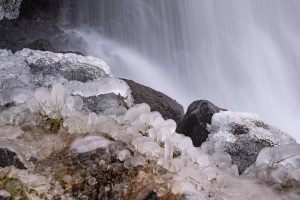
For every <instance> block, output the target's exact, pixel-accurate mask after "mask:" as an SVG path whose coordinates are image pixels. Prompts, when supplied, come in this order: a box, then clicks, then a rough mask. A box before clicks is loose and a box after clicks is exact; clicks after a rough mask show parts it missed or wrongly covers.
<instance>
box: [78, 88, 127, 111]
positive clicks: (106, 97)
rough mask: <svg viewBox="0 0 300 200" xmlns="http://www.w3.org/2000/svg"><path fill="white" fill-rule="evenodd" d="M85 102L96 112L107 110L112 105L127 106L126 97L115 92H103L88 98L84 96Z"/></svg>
mask: <svg viewBox="0 0 300 200" xmlns="http://www.w3.org/2000/svg"><path fill="white" fill-rule="evenodd" d="M83 103H84V105H85V106H86V108H87V109H88V110H90V111H92V112H96V113H98V112H102V111H105V110H106V109H108V108H111V107H118V106H123V107H127V104H126V102H125V100H124V98H123V97H121V96H118V95H116V94H114V93H109V94H102V95H98V96H92V97H88V98H85V97H84V98H83Z"/></svg>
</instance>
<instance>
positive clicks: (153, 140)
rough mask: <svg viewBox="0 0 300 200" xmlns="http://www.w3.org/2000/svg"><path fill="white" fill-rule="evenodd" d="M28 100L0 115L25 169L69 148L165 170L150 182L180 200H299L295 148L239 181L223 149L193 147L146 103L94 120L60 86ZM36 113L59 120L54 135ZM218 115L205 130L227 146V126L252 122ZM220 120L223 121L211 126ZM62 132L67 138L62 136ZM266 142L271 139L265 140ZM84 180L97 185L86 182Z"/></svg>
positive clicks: (2, 140)
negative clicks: (42, 127) (42, 128)
mask: <svg viewBox="0 0 300 200" xmlns="http://www.w3.org/2000/svg"><path fill="white" fill-rule="evenodd" d="M32 94H33V95H31V97H26V98H25V99H26V100H25V103H21V102H22V101H19V102H20V104H19V105H17V106H15V107H11V108H9V109H8V110H5V111H2V112H1V113H0V122H1V127H0V130H1V132H0V133H1V135H0V144H1V145H2V147H3V145H6V147H9V148H10V149H14V150H15V151H16V152H17V153H18V155H19V156H21V157H22V158H21V160H23V161H24V162H25V163H26V164H27V166H28V167H30V164H29V163H28V162H26V160H28V159H29V158H30V157H31V156H34V157H36V158H38V159H42V158H45V157H46V156H47V155H49V154H51V153H52V152H53V151H57V149H63V148H66V147H68V148H69V151H70V152H74V151H75V152H77V153H82V154H83V155H84V154H85V153H86V152H89V151H93V150H96V149H104V151H106V152H114V154H115V155H116V156H117V158H118V159H119V160H120V161H122V162H123V164H124V167H125V168H127V169H132V168H135V167H139V166H144V165H146V164H147V163H154V164H155V165H157V166H158V167H160V168H163V169H165V170H166V171H168V173H166V174H164V175H163V176H157V175H153V176H151V179H153V180H154V182H155V183H156V184H163V185H164V186H165V187H167V188H168V191H171V192H172V194H175V195H181V196H183V197H184V199H249V200H250V199H269V198H272V199H274V200H276V199H282V198H286V199H298V197H299V196H298V195H297V193H296V190H297V187H299V173H300V172H299V167H300V164H299V155H298V152H299V145H298V144H294V145H290V146H282V147H278V148H267V149H264V150H263V151H262V152H261V153H260V155H259V157H258V159H257V161H256V163H255V165H253V166H252V167H250V168H249V169H248V170H247V173H245V174H244V175H239V174H238V169H237V166H236V165H233V164H232V160H231V157H230V155H229V154H228V153H226V152H223V151H215V152H211V153H207V151H206V149H207V145H208V144H206V145H204V146H203V147H201V148H196V147H194V146H193V145H192V141H191V139H190V138H189V137H186V136H184V135H181V134H177V133H176V132H175V130H176V123H175V122H174V121H173V120H164V119H163V118H162V116H161V115H160V113H158V112H151V110H150V107H149V106H148V105H147V104H137V105H134V106H132V107H131V108H129V109H128V110H127V109H126V108H124V107H113V108H109V110H107V111H105V112H103V113H98V114H96V113H93V112H88V111H86V110H82V109H81V108H82V100H81V98H80V97H77V96H74V95H71V92H70V91H69V90H68V89H67V88H65V87H63V86H62V85H61V84H55V85H53V86H52V89H51V90H49V89H46V88H38V89H37V90H36V91H34V92H32ZM12 96H14V95H12ZM231 114H232V113H231ZM236 114H237V113H235V115H236ZM17 115H21V116H23V117H22V120H20V119H21V118H20V117H19V118H16V116H17ZM39 115H46V116H49V117H50V118H51V117H54V118H56V117H63V118H65V120H64V122H63V127H62V128H61V131H60V132H58V133H56V134H45V133H43V132H35V131H34V130H35V129H34V127H35V126H37V125H38V123H40V122H39V121H38V120H37V119H38V117H37V116H39ZM224 115H225V116H227V115H228V113H222V114H220V115H219V116H218V115H217V116H216V117H215V118H214V119H213V123H212V127H211V131H212V133H213V134H219V135H221V133H219V132H217V133H215V132H214V131H213V130H219V129H220V127H221V129H222V131H223V132H224V135H225V136H226V138H228V140H233V139H234V138H232V137H229V136H227V135H226V127H227V128H228V129H229V127H230V128H232V122H238V123H239V124H243V123H246V124H247V123H248V121H247V120H250V119H251V118H249V116H248V117H247V120H246V118H243V117H241V116H240V115H239V114H237V116H238V117H237V118H236V119H234V120H233V117H232V116H231V115H230V116H227V117H224ZM220 116H221V117H222V116H223V117H224V118H222V120H217V119H219V117H220ZM17 119H19V120H17ZM254 119H255V120H256V118H253V119H252V120H250V121H253V120H254ZM245 120H246V121H245ZM249 123H250V122H249ZM30 124H31V125H30ZM230 124H231V125H230ZM260 126H262V124H260ZM234 127H235V126H234ZM255 128H257V125H256V126H255V127H254V126H253V130H252V129H251V130H248V129H247V130H248V132H249V131H255ZM12 133H13V134H12ZM67 133H68V134H69V133H70V134H71V136H70V137H69V136H67V135H66V134H67ZM10 134H12V135H10ZM227 134H229V133H227ZM250 134H251V133H250ZM252 134H255V133H254V132H253V133H252ZM267 136H268V137H271V136H269V135H268V134H266V137H267ZM284 136H285V135H281V134H280V133H278V135H277V137H279V139H278V140H276V139H273V140H272V141H278V142H280V141H283V142H285V140H284ZM74 137H75V139H74ZM68 138H69V139H68ZM70 138H73V139H70ZM282 138H283V139H282ZM70 141H72V142H71V143H70ZM113 141H115V142H113ZM117 141H120V142H121V143H124V144H126V145H129V146H130V148H128V149H127V148H124V145H123V144H120V145H119V144H118V143H117ZM116 143H117V144H116ZM112 144H114V145H112ZM132 152H134V153H132ZM23 155H24V156H23ZM82 159H84V158H82ZM104 163H105V161H104V160H101V162H99V165H103V164H104ZM153 170H154V171H153V173H154V172H155V173H157V172H156V170H157V169H156V168H153ZM9 173H12V174H14V175H15V176H20V177H24V176H28V177H30V179H27V182H26V180H24V184H26V185H30V184H32V183H31V182H30V183H28V180H32V181H33V182H35V183H37V182H41V183H43V188H39V187H37V186H36V185H35V187H36V188H33V189H34V190H38V191H41V192H44V193H47V192H46V191H45V190H49V192H50V189H49V188H48V186H49V181H50V180H51V179H50V178H48V179H45V177H44V176H33V175H30V174H28V175H26V174H24V172H23V171H22V170H21V171H18V170H13V171H11V172H9ZM260 173H264V175H265V176H264V177H265V179H263V180H264V181H261V182H258V180H259V179H261V178H262V176H260ZM149 176H150V175H149V173H145V172H140V173H139V175H138V177H139V178H138V179H137V181H138V183H137V184H140V185H141V184H142V183H144V184H145V183H146V182H145V181H146V180H148V179H150V177H149ZM52 178H53V177H52ZM71 178H72V177H71ZM69 179H70V176H68V175H66V176H64V180H65V181H66V182H68V180H69ZM22 180H23V179H22ZM139 181H140V183H139ZM89 182H95V181H94V180H92V178H91V181H89ZM268 184H271V185H275V186H277V185H279V186H277V187H281V188H284V187H290V188H291V189H290V190H289V193H287V192H282V193H279V192H276V190H275V189H274V188H272V187H270V186H269V185H268ZM148 187H150V186H148ZM60 190H61V188H60V186H59V185H58V186H57V187H56V189H55V191H56V193H58V194H61V193H60V192H58V191H60ZM157 193H158V195H159V194H161V193H162V191H159V190H158V191H157Z"/></svg>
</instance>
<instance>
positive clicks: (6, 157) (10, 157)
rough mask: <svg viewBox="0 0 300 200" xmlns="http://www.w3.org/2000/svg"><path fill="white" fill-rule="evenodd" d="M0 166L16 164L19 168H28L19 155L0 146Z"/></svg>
mask: <svg viewBox="0 0 300 200" xmlns="http://www.w3.org/2000/svg"><path fill="white" fill-rule="evenodd" d="M0 161H1V162H0V167H7V166H11V165H13V166H15V167H16V168H17V169H26V167H25V166H24V164H23V163H22V162H21V161H20V160H19V158H18V155H17V154H16V153H15V152H13V151H10V150H9V149H6V148H0Z"/></svg>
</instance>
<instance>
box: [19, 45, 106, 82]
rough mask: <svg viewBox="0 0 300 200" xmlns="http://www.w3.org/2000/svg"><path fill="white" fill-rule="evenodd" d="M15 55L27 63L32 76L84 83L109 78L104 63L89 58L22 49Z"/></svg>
mask: <svg viewBox="0 0 300 200" xmlns="http://www.w3.org/2000/svg"><path fill="white" fill-rule="evenodd" d="M15 55H16V56H18V57H21V58H23V59H24V60H25V62H27V63H28V65H29V66H30V68H31V71H32V73H33V74H41V75H42V76H44V77H45V76H49V75H52V76H53V75H54V76H57V75H61V76H62V77H64V78H66V79H67V80H77V81H81V82H86V81H89V80H94V79H98V78H102V77H109V76H110V69H109V67H108V66H107V65H106V63H105V62H103V61H102V60H100V59H98V58H94V57H91V56H81V55H77V54H72V53H66V54H62V53H53V52H49V51H38V50H31V49H23V50H21V51H18V52H17V53H16V54H15Z"/></svg>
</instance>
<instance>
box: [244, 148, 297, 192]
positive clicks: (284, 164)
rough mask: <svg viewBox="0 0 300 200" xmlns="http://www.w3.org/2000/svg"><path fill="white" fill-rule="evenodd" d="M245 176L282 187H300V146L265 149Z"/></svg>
mask: <svg viewBox="0 0 300 200" xmlns="http://www.w3.org/2000/svg"><path fill="white" fill-rule="evenodd" d="M245 174H247V175H248V176H254V177H256V178H259V179H262V180H264V181H267V182H269V183H273V184H275V185H276V184H277V185H280V186H282V187H293V186H296V187H297V186H300V145H299V144H289V145H283V146H279V147H266V148H264V149H263V150H262V151H261V152H260V153H259V155H258V156H257V160H256V162H255V164H254V165H253V166H251V167H250V168H249V169H247V171H246V173H245Z"/></svg>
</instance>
